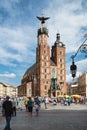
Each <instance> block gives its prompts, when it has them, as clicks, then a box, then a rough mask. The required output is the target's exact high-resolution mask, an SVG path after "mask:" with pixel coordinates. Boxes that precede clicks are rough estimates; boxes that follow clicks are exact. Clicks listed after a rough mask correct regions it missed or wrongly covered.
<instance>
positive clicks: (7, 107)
mask: <svg viewBox="0 0 87 130" xmlns="http://www.w3.org/2000/svg"><path fill="white" fill-rule="evenodd" d="M9 98H10V97H9V96H6V100H5V101H4V102H3V104H2V111H4V113H5V115H3V116H5V118H6V126H5V128H4V130H11V128H10V121H11V114H12V110H13V108H12V102H11V101H9Z"/></svg>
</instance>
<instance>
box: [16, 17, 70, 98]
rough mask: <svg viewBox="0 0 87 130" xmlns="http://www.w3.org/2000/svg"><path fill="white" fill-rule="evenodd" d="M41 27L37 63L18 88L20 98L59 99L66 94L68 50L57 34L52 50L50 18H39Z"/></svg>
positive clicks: (38, 32) (29, 69) (25, 75)
mask: <svg viewBox="0 0 87 130" xmlns="http://www.w3.org/2000/svg"><path fill="white" fill-rule="evenodd" d="M37 18H38V20H40V21H41V26H40V28H38V31H37V41H38V42H37V48H36V63H35V64H33V65H32V66H31V67H29V68H28V69H27V70H26V72H25V74H24V75H23V78H22V80H21V85H20V86H18V96H19V97H21V96H43V97H44V96H49V97H57V96H58V95H60V94H62V95H63V94H66V93H67V89H66V48H65V45H64V44H63V43H62V42H61V41H60V34H59V33H57V36H56V40H55V42H54V44H53V46H52V48H51V56H50V46H49V43H48V38H49V37H48V29H47V27H46V25H45V21H46V20H48V19H49V17H37Z"/></svg>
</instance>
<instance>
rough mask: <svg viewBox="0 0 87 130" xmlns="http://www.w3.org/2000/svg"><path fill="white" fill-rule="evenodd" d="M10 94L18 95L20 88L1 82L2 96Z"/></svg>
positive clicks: (13, 96)
mask: <svg viewBox="0 0 87 130" xmlns="http://www.w3.org/2000/svg"><path fill="white" fill-rule="evenodd" d="M7 95H9V96H10V97H11V98H15V97H17V96H18V88H17V87H16V86H12V85H10V84H6V83H2V82H0V97H6V96H7Z"/></svg>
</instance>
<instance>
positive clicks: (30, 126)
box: [0, 104, 87, 130]
mask: <svg viewBox="0 0 87 130" xmlns="http://www.w3.org/2000/svg"><path fill="white" fill-rule="evenodd" d="M4 125H5V119H4V118H3V117H1V116H0V130H3V128H4ZM11 128H12V130H87V105H75V104H72V105H71V106H61V105H59V104H58V105H57V106H53V105H52V104H51V105H49V107H48V109H44V104H43V105H42V107H41V110H40V113H39V116H38V117H36V116H35V110H34V112H33V116H32V117H30V116H29V115H28V113H27V112H26V111H25V109H23V110H22V111H20V110H19V111H17V116H16V117H12V120H11Z"/></svg>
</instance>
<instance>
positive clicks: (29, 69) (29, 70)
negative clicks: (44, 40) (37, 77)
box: [23, 63, 36, 77]
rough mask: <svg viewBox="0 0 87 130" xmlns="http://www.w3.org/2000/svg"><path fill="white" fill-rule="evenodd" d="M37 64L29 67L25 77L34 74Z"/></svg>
mask: <svg viewBox="0 0 87 130" xmlns="http://www.w3.org/2000/svg"><path fill="white" fill-rule="evenodd" d="M35 67H36V63H35V64H33V65H32V66H31V67H29V68H28V69H27V70H26V72H25V73H24V75H23V77H25V76H27V75H28V74H29V73H32V71H33V70H34V69H35Z"/></svg>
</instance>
